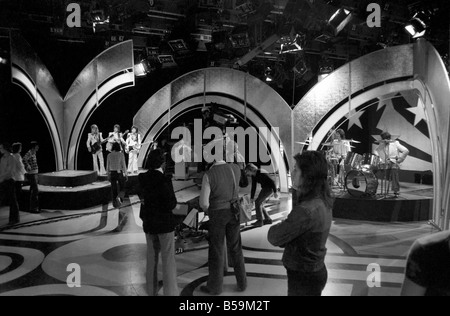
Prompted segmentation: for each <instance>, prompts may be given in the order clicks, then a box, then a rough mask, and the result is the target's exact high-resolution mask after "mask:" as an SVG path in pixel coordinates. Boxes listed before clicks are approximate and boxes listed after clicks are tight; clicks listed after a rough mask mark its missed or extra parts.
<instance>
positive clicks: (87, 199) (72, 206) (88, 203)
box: [20, 186, 112, 211]
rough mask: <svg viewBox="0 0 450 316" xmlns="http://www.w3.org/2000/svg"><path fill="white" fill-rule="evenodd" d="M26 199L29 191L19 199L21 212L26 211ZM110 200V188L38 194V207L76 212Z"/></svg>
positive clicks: (27, 203) (24, 192)
mask: <svg viewBox="0 0 450 316" xmlns="http://www.w3.org/2000/svg"><path fill="white" fill-rule="evenodd" d="M28 197H29V191H28V190H23V191H22V194H21V199H20V207H21V210H24V211H26V210H28V205H29V200H28ZM111 200H112V195H111V187H110V186H105V187H102V188H97V189H93V190H85V191H79V192H40V193H39V205H40V207H41V209H43V210H65V211H78V210H83V209H87V208H91V207H95V206H99V205H104V204H108V203H109V202H111Z"/></svg>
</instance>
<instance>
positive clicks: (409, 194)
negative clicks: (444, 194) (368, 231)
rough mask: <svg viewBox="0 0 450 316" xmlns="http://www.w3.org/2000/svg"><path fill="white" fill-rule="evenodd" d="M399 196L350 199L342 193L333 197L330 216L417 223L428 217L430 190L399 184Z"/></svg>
mask: <svg viewBox="0 0 450 316" xmlns="http://www.w3.org/2000/svg"><path fill="white" fill-rule="evenodd" d="M401 188H402V194H401V195H400V196H399V197H398V198H395V197H394V196H393V195H389V196H388V197H384V196H381V195H376V196H372V197H354V196H352V195H350V194H349V193H347V192H345V193H342V194H340V195H337V196H336V201H335V204H334V209H333V216H334V217H335V218H341V219H351V220H360V221H374V222H420V221H428V220H430V219H431V218H432V209H433V187H432V186H425V185H418V184H411V183H402V185H401Z"/></svg>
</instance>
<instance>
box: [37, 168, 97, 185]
mask: <svg viewBox="0 0 450 316" xmlns="http://www.w3.org/2000/svg"><path fill="white" fill-rule="evenodd" d="M95 181H97V172H95V171H77V170H64V171H58V172H51V173H43V174H40V175H39V184H41V185H44V186H49V187H69V188H74V187H79V186H84V185H87V184H90V183H94V182H95Z"/></svg>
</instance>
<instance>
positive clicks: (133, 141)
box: [86, 124, 142, 175]
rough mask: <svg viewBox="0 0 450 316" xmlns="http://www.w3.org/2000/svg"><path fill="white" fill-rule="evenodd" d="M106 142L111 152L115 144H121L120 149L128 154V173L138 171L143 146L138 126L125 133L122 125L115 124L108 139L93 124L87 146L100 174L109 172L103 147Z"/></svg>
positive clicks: (95, 167)
mask: <svg viewBox="0 0 450 316" xmlns="http://www.w3.org/2000/svg"><path fill="white" fill-rule="evenodd" d="M125 136H126V140H125ZM105 143H106V150H107V151H108V152H110V153H111V152H112V151H113V145H114V144H119V146H120V151H121V152H125V153H127V154H128V158H129V160H128V168H127V172H128V174H137V173H138V157H139V151H140V149H141V147H142V140H141V135H140V134H139V130H138V128H137V127H136V126H133V127H132V128H131V132H129V131H126V132H125V133H122V132H121V129H120V125H115V126H114V131H113V132H110V133H109V135H108V137H107V138H106V139H105V138H103V135H102V133H101V132H100V130H99V128H98V126H97V125H95V124H94V125H92V126H91V132H90V133H89V134H88V139H87V142H86V146H87V149H88V151H89V152H90V153H91V154H92V162H93V166H94V171H97V172H98V173H99V174H100V175H105V174H106V173H107V171H106V169H105V160H104V156H103V147H102V145H103V144H105Z"/></svg>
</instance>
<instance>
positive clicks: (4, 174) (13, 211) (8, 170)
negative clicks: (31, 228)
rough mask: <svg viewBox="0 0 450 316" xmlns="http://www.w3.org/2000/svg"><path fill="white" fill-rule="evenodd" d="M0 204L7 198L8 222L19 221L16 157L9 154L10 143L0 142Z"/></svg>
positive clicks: (12, 223)
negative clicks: (15, 179)
mask: <svg viewBox="0 0 450 316" xmlns="http://www.w3.org/2000/svg"><path fill="white" fill-rule="evenodd" d="M0 154H2V158H1V159H0V204H1V203H2V202H3V201H4V200H5V199H7V200H8V201H9V224H8V225H15V224H18V223H19V222H20V217H19V216H20V215H19V205H18V203H17V197H16V189H15V181H14V173H15V171H16V168H17V167H16V166H17V163H16V159H14V156H13V155H12V154H11V148H10V145H9V144H7V143H3V144H0Z"/></svg>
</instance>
